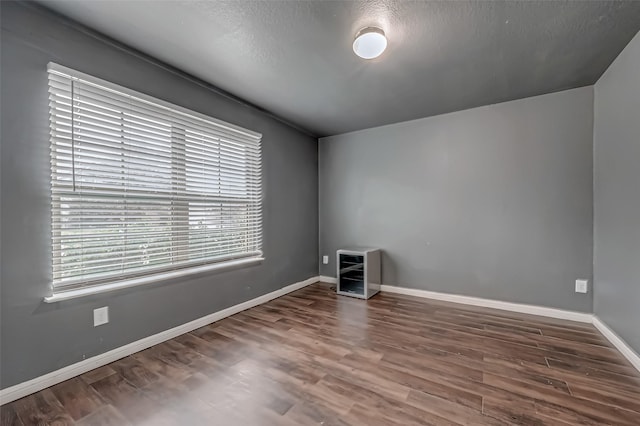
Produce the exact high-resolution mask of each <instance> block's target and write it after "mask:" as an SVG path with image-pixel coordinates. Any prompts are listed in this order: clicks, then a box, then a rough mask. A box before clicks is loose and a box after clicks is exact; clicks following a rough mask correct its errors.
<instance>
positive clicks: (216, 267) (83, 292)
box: [44, 257, 264, 303]
mask: <svg viewBox="0 0 640 426" xmlns="http://www.w3.org/2000/svg"><path fill="white" fill-rule="evenodd" d="M263 260H264V257H249V258H245V259H235V260H228V261H225V262H219V263H212V264H209V265H202V266H194V267H191V268H183V269H176V270H174V271H168V272H161V273H156V274H151V275H145V276H142V277H137V278H130V279H126V280H122V281H116V282H113V283H108V284H101V285H93V286H88V287H82V288H78V289H75V290H66V291H65V290H62V291H58V292H57V293H56V292H54V293H53V294H52V295H51V296H46V297H45V298H44V301H45V303H55V302H60V301H62V300H69V299H76V298H78V297H85V296H92V295H94V294H100V293H107V292H110V291H115V290H121V289H123V288H129V287H135V286H139V285H145V284H151V283H157V282H159V281H164V280H169V279H173V278H180V277H184V276H187V275H193V274H199V273H202V272H213V271H217V272H222V271H226V270H228V269H234V268H240V267H246V266H252V265H257V264H258V263H260V262H262V261H263Z"/></svg>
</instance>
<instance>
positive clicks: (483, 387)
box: [0, 284, 640, 426]
mask: <svg viewBox="0 0 640 426" xmlns="http://www.w3.org/2000/svg"><path fill="white" fill-rule="evenodd" d="M0 411H1V417H0V419H1V422H0V426H5V425H7V426H8V425H16V426H27V425H33V424H62V425H64V424H69V425H71V424H74V422H75V424H78V425H105V426H107V425H128V424H131V425H153V426H163V425H180V426H182V425H189V426H199V425H203V426H204V425H212V424H215V425H221V426H226V425H229V426H238V425H243V426H244V425H247V426H252V425H259V426H267V425H274V426H276V425H277V426H298V425H314V424H323V425H336V426H346V425H367V426H375V425H384V426H386V425H393V424H397V425H438V426H439V425H447V426H449V425H482V426H490V425H553V426H567V425H633V426H638V425H640V374H639V373H638V371H637V370H635V369H634V368H633V367H632V366H631V365H630V364H629V362H628V361H627V360H625V359H624V358H623V357H622V355H621V354H620V353H618V352H617V351H616V350H615V349H614V348H613V347H612V346H611V345H610V344H609V343H608V342H607V340H606V339H604V337H603V336H602V335H601V334H600V333H599V332H598V331H597V330H596V329H595V328H594V327H593V326H591V325H589V324H582V323H576V322H571V321H563V320H558V319H553V318H543V317H537V316H533V315H528V314H517V313H511V312H505V311H499V310H494V309H487V308H481V307H477V306H465V305H457V304H454V303H450V302H443V301H431V300H426V299H419V298H414V297H410V296H404V295H396V294H388V293H382V294H378V295H376V296H375V297H374V298H372V299H370V300H367V301H364V300H357V299H353V298H348V297H341V296H337V295H336V294H335V292H334V291H332V290H330V287H329V286H327V285H324V284H316V285H311V286H308V287H305V288H303V289H300V290H298V291H296V292H294V293H291V294H288V295H285V296H283V297H280V298H278V299H275V300H272V301H270V302H268V303H266V304H264V305H260V306H257V307H255V308H252V309H250V310H247V311H244V312H241V313H238V314H236V315H233V316H231V317H228V318H226V319H223V320H221V321H218V322H216V323H212V324H209V325H207V326H204V327H201V328H199V329H197V330H194V331H192V332H190V333H187V334H184V335H181V336H178V337H176V338H175V339H171V340H169V341H166V342H164V343H161V344H159V345H156V346H153V347H151V348H148V349H146V350H144V351H141V352H138V353H136V354H133V355H131V356H128V357H125V358H123V359H120V360H118V361H116V362H114V363H112V364H110V365H107V366H103V367H100V368H98V369H96V370H93V371H90V372H87V373H84V374H82V375H81V376H79V377H78V378H74V379H71V380H69V381H66V382H63V383H60V384H58V385H56V386H54V387H52V388H49V389H45V390H43V391H41V392H38V393H36V394H33V395H30V396H28V397H25V398H22V399H20V400H18V401H14V402H13V403H10V404H7V405H5V406H3V407H1V409H0Z"/></svg>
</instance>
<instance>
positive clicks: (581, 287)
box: [576, 280, 589, 293]
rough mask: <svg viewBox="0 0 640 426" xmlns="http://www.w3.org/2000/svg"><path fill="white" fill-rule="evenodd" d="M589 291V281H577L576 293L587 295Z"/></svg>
mask: <svg viewBox="0 0 640 426" xmlns="http://www.w3.org/2000/svg"><path fill="white" fill-rule="evenodd" d="M588 289H589V281H588V280H576V293H586V292H587V291H588Z"/></svg>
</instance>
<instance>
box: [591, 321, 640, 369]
mask: <svg viewBox="0 0 640 426" xmlns="http://www.w3.org/2000/svg"><path fill="white" fill-rule="evenodd" d="M593 325H594V326H595V327H596V328H597V329H598V331H599V332H600V333H602V335H603V336H604V337H605V338H606V339H607V340H608V341H609V342H611V344H612V345H613V346H615V348H616V349H617V350H618V351H620V353H621V354H622V355H623V356H624V357H625V358H626V359H628V360H629V362H630V363H631V365H633V366H634V367H635V368H636V370H638V371H640V355H638V353H637V352H636V351H634V350H633V349H632V348H631V346H629V345H628V344H627V342H625V341H624V340H622V338H621V337H620V336H618V335H617V334H616V332H615V331H613V330H612V329H611V328H609V326H608V325H607V324H605V323H604V322H603V321H602V320H601V319H600V318H598V317H597V316H596V315H593Z"/></svg>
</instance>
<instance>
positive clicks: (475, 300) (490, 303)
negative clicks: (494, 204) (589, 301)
mask: <svg viewBox="0 0 640 426" xmlns="http://www.w3.org/2000/svg"><path fill="white" fill-rule="evenodd" d="M321 278H322V277H321ZM380 290H381V291H383V292H388V293H396V294H404V295H407V296H415V297H423V298H427V299H434V300H442V301H445V302H453V303H461V304H464V305H473V306H481V307H483V308H493V309H501V310H503V311H511V312H519V313H522V314H530V315H540V316H544V317H550V318H558V319H564V320H570V321H578V322H586V323H591V322H593V314H590V313H586V312H575V311H567V310H564V309H558V308H548V307H545V306H536V305H527V304H524V303H513V302H503V301H501V300H493V299H483V298H480V297H472V296H462V295H459V294H451V293H439V292H435V291H428V290H420V289H416V288H407V287H397V286H393V285H385V284H383V285H381V286H380Z"/></svg>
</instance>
